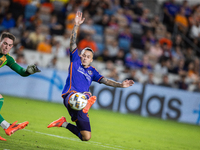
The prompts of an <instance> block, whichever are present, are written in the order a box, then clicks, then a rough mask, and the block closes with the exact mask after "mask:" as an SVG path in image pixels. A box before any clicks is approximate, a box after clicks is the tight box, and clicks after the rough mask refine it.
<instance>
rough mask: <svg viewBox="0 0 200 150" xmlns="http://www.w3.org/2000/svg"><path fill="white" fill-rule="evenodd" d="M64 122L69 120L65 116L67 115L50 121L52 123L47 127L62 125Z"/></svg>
mask: <svg viewBox="0 0 200 150" xmlns="http://www.w3.org/2000/svg"><path fill="white" fill-rule="evenodd" d="M64 122H67V121H66V118H65V117H61V118H59V119H58V120H56V121H53V122H52V123H50V124H49V125H48V126H47V128H51V127H61V126H62V124H63V123H64Z"/></svg>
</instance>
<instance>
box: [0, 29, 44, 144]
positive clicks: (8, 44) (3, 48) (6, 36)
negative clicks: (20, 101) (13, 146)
mask: <svg viewBox="0 0 200 150" xmlns="http://www.w3.org/2000/svg"><path fill="white" fill-rule="evenodd" d="M14 41H15V36H14V35H12V34H11V33H9V32H3V33H2V34H1V37H0V68H1V67H3V66H5V65H7V66H8V67H10V68H11V69H12V70H13V71H15V72H16V73H18V74H19V75H21V76H23V77H27V76H29V75H31V74H34V73H36V72H40V70H39V69H38V68H37V66H36V65H29V66H28V67H27V69H25V68H22V67H21V66H19V65H18V64H17V63H16V62H15V60H14V59H13V57H11V56H10V55H9V52H10V50H11V48H12V47H13V43H14ZM3 102H4V98H3V96H2V95H1V94H0V110H1V107H2V106H3ZM16 123H17V121H15V122H14V123H12V124H10V123H8V122H7V121H6V120H5V119H4V118H3V117H2V116H1V114H0V126H1V127H2V128H3V129H4V130H5V133H6V134H7V135H9V136H11V134H13V133H14V132H15V131H17V130H19V129H23V128H25V127H26V126H27V125H28V123H29V122H28V121H25V122H23V123H19V124H16ZM0 140H4V141H6V139H4V138H2V137H1V136H0Z"/></svg>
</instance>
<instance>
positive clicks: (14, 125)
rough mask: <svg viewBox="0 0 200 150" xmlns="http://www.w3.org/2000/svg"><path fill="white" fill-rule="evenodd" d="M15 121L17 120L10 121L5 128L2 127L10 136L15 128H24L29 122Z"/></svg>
mask: <svg viewBox="0 0 200 150" xmlns="http://www.w3.org/2000/svg"><path fill="white" fill-rule="evenodd" d="M16 123H17V121H15V122H14V123H12V124H11V125H10V126H9V127H8V128H7V129H4V130H5V133H6V134H7V135H9V136H11V134H13V133H14V132H16V131H17V130H21V129H24V128H25V127H26V126H27V125H28V124H29V122H28V121H25V122H23V123H19V124H16Z"/></svg>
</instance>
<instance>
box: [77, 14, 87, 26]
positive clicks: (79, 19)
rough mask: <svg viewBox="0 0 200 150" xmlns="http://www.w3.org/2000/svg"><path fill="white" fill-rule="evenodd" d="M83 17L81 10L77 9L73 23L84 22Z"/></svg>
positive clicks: (79, 23)
mask: <svg viewBox="0 0 200 150" xmlns="http://www.w3.org/2000/svg"><path fill="white" fill-rule="evenodd" d="M84 20H85V18H82V12H80V11H77V13H76V17H75V24H76V25H81V24H82V23H83V22H84Z"/></svg>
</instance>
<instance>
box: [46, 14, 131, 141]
mask: <svg viewBox="0 0 200 150" xmlns="http://www.w3.org/2000/svg"><path fill="white" fill-rule="evenodd" d="M74 20H75V25H74V28H73V30H72V34H71V37H70V66H69V75H68V77H67V80H66V84H65V87H64V89H63V92H62V97H63V103H64V105H65V107H66V108H67V110H68V112H69V114H70V116H71V120H72V121H74V122H76V125H73V124H71V123H68V122H67V121H66V118H65V117H61V118H60V119H58V120H56V121H53V122H52V123H50V124H49V125H48V126H47V127H48V128H51V127H65V128H67V129H68V130H69V131H71V132H72V133H73V134H75V135H76V136H78V137H79V138H80V139H81V140H82V141H88V140H90V138H91V127H90V121H89V116H88V111H89V109H90V107H91V106H92V105H93V104H94V102H95V101H96V96H91V93H90V92H89V87H90V85H91V83H92V81H95V82H98V83H103V84H105V85H108V86H112V87H121V88H126V87H129V86H132V85H133V84H134V81H133V80H125V81H123V82H122V83H119V82H116V81H113V80H110V79H107V78H105V77H103V76H102V75H101V74H99V72H98V71H97V70H96V69H95V68H94V67H92V66H90V63H91V62H92V61H93V55H94V52H93V50H92V49H91V48H89V47H86V48H84V49H83V50H82V51H81V54H80V56H79V55H78V49H77V45H76V38H77V31H78V28H79V26H80V25H81V24H82V23H83V22H84V20H85V18H82V12H79V11H78V12H77V13H76V17H75V19H74ZM76 92H81V93H84V94H85V95H86V97H87V98H88V103H87V105H86V107H85V108H84V109H83V110H79V111H77V110H73V109H72V108H71V107H70V105H69V103H68V100H69V99H70V97H71V96H72V95H73V94H74V93H76Z"/></svg>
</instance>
